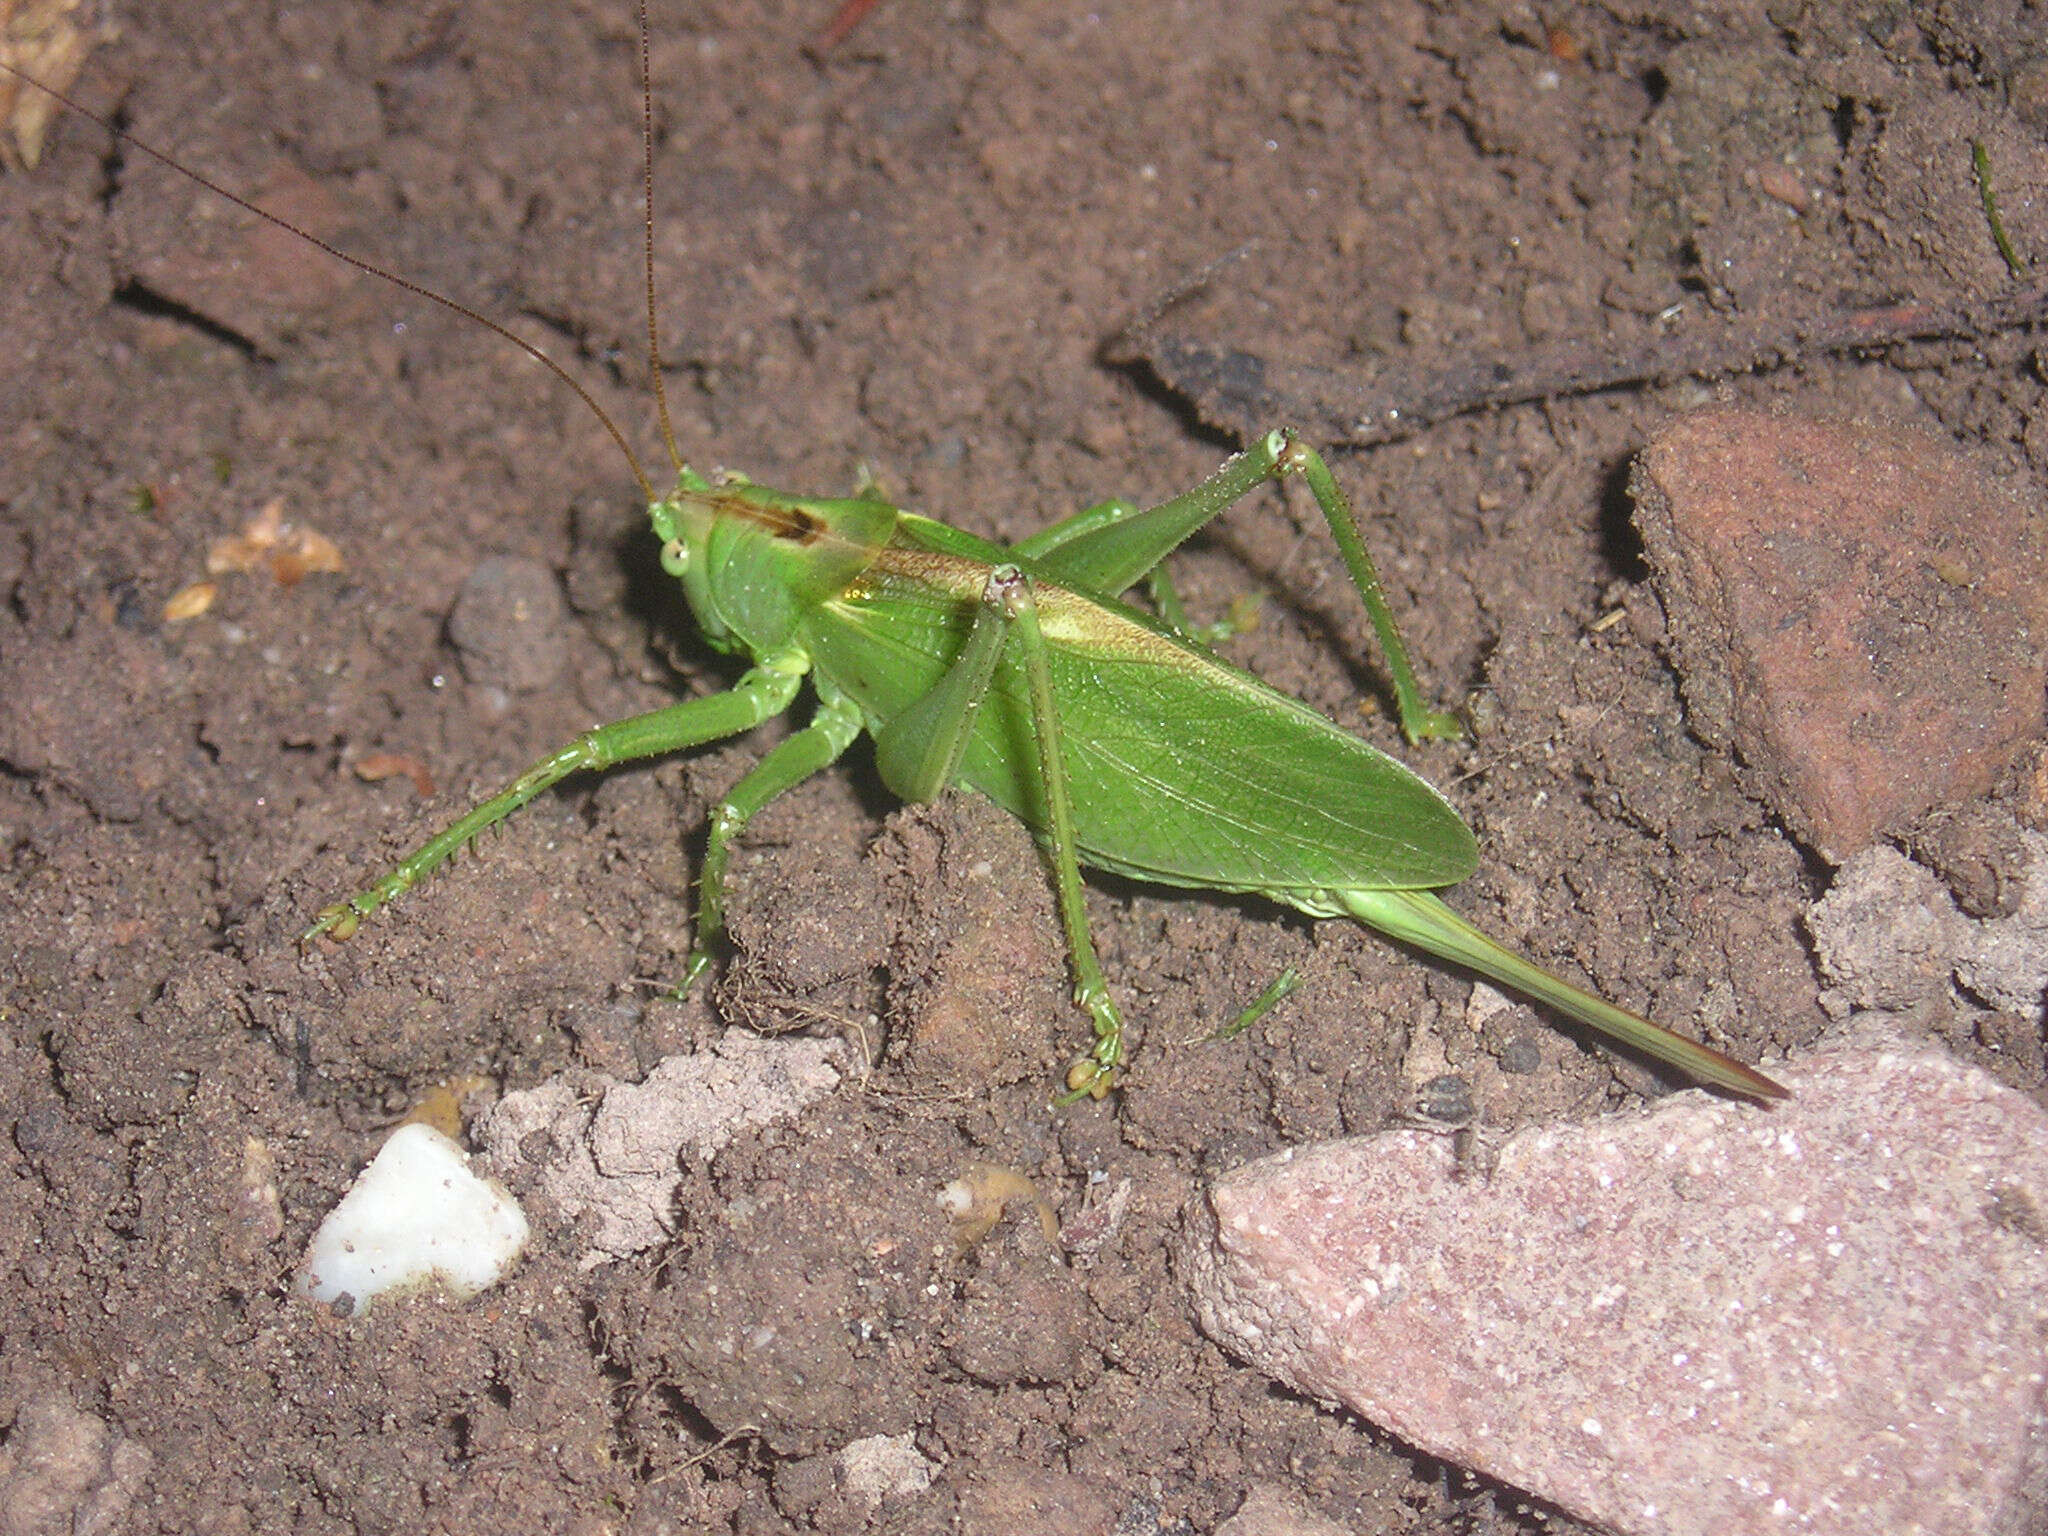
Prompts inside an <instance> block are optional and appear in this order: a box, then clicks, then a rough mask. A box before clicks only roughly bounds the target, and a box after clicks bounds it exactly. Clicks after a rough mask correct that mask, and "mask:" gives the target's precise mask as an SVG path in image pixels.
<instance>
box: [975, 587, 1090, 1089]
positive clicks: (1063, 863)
mask: <svg viewBox="0 0 2048 1536" xmlns="http://www.w3.org/2000/svg"><path fill="white" fill-rule="evenodd" d="M982 601H983V602H985V603H989V604H991V605H994V604H1000V605H1001V611H1002V612H1003V613H1004V614H1005V615H1006V616H1007V617H1008V618H1009V619H1010V620H1011V622H1013V623H1014V624H1015V626H1016V633H1017V646H1018V650H1019V652H1020V653H1021V654H1022V656H1023V660H1024V677H1025V682H1026V684H1027V688H1028V692H1029V693H1030V697H1031V734H1032V738H1033V741H1034V742H1035V744H1036V746H1037V748H1038V778H1039V785H1040V787H1041V788H1042V789H1043V790H1044V793H1045V819H1046V824H1045V826H1044V827H1043V828H1042V829H1041V830H1040V833H1039V842H1040V844H1041V846H1043V847H1044V848H1045V849H1046V850H1047V852H1048V853H1049V854H1050V855H1051V858H1052V873H1053V889H1054V892H1055V894H1056V895H1057V896H1058V898H1059V908H1060V923H1061V925H1062V926H1063V927H1065V929H1066V931H1067V952H1068V954H1069V955H1071V956H1072V958H1073V965H1074V1002H1075V1003H1076V1004H1077V1005H1078V1006H1079V1007H1081V1008H1084V1009H1086V1010H1087V1012H1088V1016H1089V1019H1090V1020H1091V1021H1092V1022H1093V1024H1094V1026H1095V1048H1094V1049H1093V1050H1092V1051H1090V1052H1089V1053H1088V1054H1087V1055H1086V1056H1083V1057H1082V1058H1081V1059H1080V1060H1079V1061H1076V1062H1075V1063H1074V1064H1073V1065H1072V1066H1071V1067H1069V1068H1068V1069H1067V1091H1066V1092H1065V1093H1064V1094H1062V1095H1061V1096H1060V1099H1059V1102H1060V1103H1062V1104H1071V1103H1072V1102H1073V1101H1074V1100H1076V1099H1078V1098H1083V1097H1089V1098H1097V1099H1099V1098H1102V1097H1103V1096H1104V1095H1106V1094H1107V1093H1108V1092H1109V1090H1110V1089H1111V1088H1112V1087H1114V1086H1115V1084H1116V1073H1117V1069H1118V1068H1119V1067H1121V1066H1122V1065H1123V1060H1124V1020H1123V1015H1122V1014H1121V1013H1119V1012H1118V1011H1117V1006H1116V1000H1115V999H1114V998H1112V997H1111V996H1110V995H1109V983H1108V981H1107V980H1105V979H1104V977H1103V974H1102V966H1101V963H1100V962H1099V961H1097V960H1096V958H1095V941H1094V940H1093V939H1092V938H1091V937H1090V936H1089V933H1088V906H1087V901H1086V898H1085V896H1084V894H1083V891H1082V887H1081V861H1080V856H1079V854H1078V852H1077V847H1078V844H1077V842H1076V840H1075V836H1074V802H1073V796H1072V795H1071V794H1070V793H1069V791H1068V788H1067V768H1066V759H1065V757H1064V756H1063V754H1062V751H1061V747H1060V716H1059V704H1058V701H1057V700H1055V699H1054V698H1053V693H1052V668H1051V666H1050V665H1048V664H1047V662H1046V652H1045V635H1044V633H1043V632H1042V631H1041V630H1040V628H1039V625H1038V603H1037V600H1036V599H1035V598H1034V597H1033V596H1032V592H1031V578H1030V577H1028V576H1026V575H1025V574H1024V573H1023V572H1022V571H1021V570H1019V569H1018V568H1017V567H1016V566H1014V565H999V566H997V567H996V568H995V569H994V570H993V571H991V572H989V578H988V591H987V592H986V594H984V596H983V599H982Z"/></svg>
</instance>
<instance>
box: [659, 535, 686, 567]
mask: <svg viewBox="0 0 2048 1536" xmlns="http://www.w3.org/2000/svg"><path fill="white" fill-rule="evenodd" d="M661 568H662V569H663V570H664V571H666V572H667V573H668V574H669V575H671V576H680V575H682V574H683V572H685V571H687V570H688V569H689V568H690V547H689V545H687V544H685V543H684V542H683V541H682V540H681V539H670V540H669V541H668V542H667V543H666V544H664V545H662V546H661Z"/></svg>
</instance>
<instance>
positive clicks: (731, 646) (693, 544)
mask: <svg viewBox="0 0 2048 1536" xmlns="http://www.w3.org/2000/svg"><path fill="white" fill-rule="evenodd" d="M647 511H648V517H649V520H650V521H651V522H652V523H653V525H654V536H655V537H656V538H658V539H660V540H661V568H662V569H663V570H664V571H666V572H668V574H669V575H671V576H673V577H675V578H676V579H677V580H679V581H681V582H682V584H683V593H684V595H685V597H687V598H688V599H689V603H690V610H691V612H692V613H693V614H694V615H695V616H696V619H697V623H698V625H699V626H700V627H701V628H702V629H703V631H704V635H705V638H707V639H708V640H710V641H711V643H712V644H713V645H716V646H718V647H720V648H721V649H725V650H739V651H746V652H748V653H749V654H751V655H756V656H759V655H762V654H765V653H766V652H768V651H772V650H778V649H780V648H782V647H783V646H786V645H788V644H789V643H790V642H791V640H792V638H793V636H794V634H795V631H796V629H797V626H798V625H799V624H800V623H801V622H802V621H803V619H804V618H805V617H806V616H807V615H808V614H809V613H811V612H812V611H813V610H814V609H816V608H817V607H818V606H819V605H820V604H822V603H826V602H830V601H831V600H832V599H834V598H836V597H838V596H839V595H840V594H841V593H843V592H844V591H845V590H846V588H847V587H848V585H850V584H851V583H852V582H853V581H854V580H855V579H856V578H857V577H858V576H859V575H860V574H861V573H862V572H863V571H865V570H866V569H867V568H868V566H869V565H870V564H872V563H873V561H874V559H875V556H876V555H877V554H878V553H879V552H880V551H881V549H882V547H883V546H884V545H886V544H887V543H888V542H889V537H890V535H891V533H893V532H894V530H895V527H896V519H897V516H898V513H897V511H896V509H895V508H894V507H892V506H889V505H888V504H886V503H884V502H879V501H863V500H859V499H857V498H844V499H834V498H830V497H818V496H791V495H788V494H786V493H784V492H781V491H771V490H769V489H768V488H767V487H766V486H760V485H755V484H754V483H752V482H751V481H749V480H747V479H745V478H743V477H741V476H739V475H723V476H721V477H719V478H718V479H717V480H715V481H712V480H706V479H705V478H704V477H703V476H701V475H699V474H697V473H695V472H694V471H692V470H689V469H685V470H683V471H682V472H681V474H680V475H679V476H678V477H677V480H676V488H675V489H674V490H673V491H671V492H670V493H669V494H668V495H666V496H664V497H661V498H660V499H658V500H656V501H654V502H653V503H651V504H650V505H649V506H648V509H647Z"/></svg>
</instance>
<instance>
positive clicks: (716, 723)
mask: <svg viewBox="0 0 2048 1536" xmlns="http://www.w3.org/2000/svg"><path fill="white" fill-rule="evenodd" d="M809 670H810V659H809V658H808V657H806V656H803V655H801V654H800V653H797V652H794V651H791V652H786V653H783V654H781V655H777V656H771V657H768V658H765V659H764V660H762V661H761V662H760V663H759V664H758V665H756V666H754V667H752V668H750V669H749V670H748V671H747V672H746V673H745V674H744V675H743V676H742V677H741V678H740V680H739V681H738V682H736V683H734V684H733V686H732V687H730V688H728V689H726V690H725V691H724V692H723V693H714V694H710V695H708V696H707V697H704V698H700V699H685V700H683V701H682V702H681V703H679V704H670V705H667V706H666V707H664V708H662V709H654V710H649V711H648V712H647V713H646V714H644V715H634V716H632V717H631V718H630V719H626V720H614V721H612V722H611V723H610V724H609V725H601V726H598V727H597V728H596V729H594V730H589V731H585V732H584V733H583V734H582V735H581V736H578V737H577V738H576V739H575V740H574V741H572V742H570V743H569V744H568V745H567V746H564V747H560V748H558V749H557V750H555V751H553V752H551V753H549V754H548V755H547V756H546V757H544V758H542V759H541V760H540V761H539V762H537V763H535V764H534V765H533V766H532V767H530V768H528V769H527V770H526V772H524V773H522V774H521V775H520V776H519V777H518V778H516V779H514V780H513V781H512V782H511V783H510V784H509V785H507V786H506V787H505V788H504V789H502V790H500V791H499V792H498V793H497V794H495V795H493V796H492V797H491V798H490V799H488V800H486V801H484V802H483V803H482V804H481V805H478V806H476V807H475V808H474V809H472V810H471V811H470V812H469V813H468V814H467V815H466V816H463V817H462V818H461V819H460V820H458V821H456V822H454V823H453V824H452V825H450V826H447V827H445V828H443V829H442V830H441V831H440V832H438V833H436V834H435V835H434V836H433V837H431V838H429V839H428V840H427V841H426V842H424V843H422V844H421V845H420V846H419V847H418V848H416V849H414V850H413V851H412V853H411V854H409V855H408V856H407V857H406V858H405V859H404V860H403V861H402V862H401V863H400V864H399V865H398V866H397V867H396V868H395V869H393V870H392V871H391V872H390V873H389V874H387V875H386V876H385V877H384V878H383V879H381V880H379V881H378V882H377V883H376V884H375V885H373V886H370V887H369V888H368V889H367V890H363V891H358V892H357V893H356V894H355V895H353V896H350V897H349V898H347V899H346V900H344V901H337V902H335V903H333V904H332V905H331V906H327V907H323V908H321V910H320V912H319V914H318V915H317V916H316V917H315V918H314V919H313V922H312V925H311V926H310V927H308V928H307V929H306V931H305V932H304V933H302V934H300V935H299V942H300V943H302V944H303V943H307V942H309V941H311V940H313V939H315V938H318V937H319V936H320V935H322V934H326V935H328V936H329V937H331V938H333V939H335V940H337V941H339V940H344V939H348V938H350V937H353V935H354V934H355V931H356V929H358V928H359V927H361V926H362V922H363V919H364V918H366V917H368V916H370V915H371V914H372V913H374V912H376V911H377V910H378V909H379V908H381V907H385V906H388V905H389V904H390V903H391V902H393V901H395V900H397V899H398V898H399V897H400V896H403V895H404V894H405V893H406V892H407V891H409V890H411V889H412V888H413V887H414V886H415V885H418V884H419V883H420V882H421V881H422V880H424V879H426V878H427V876H429V875H431V874H432V873H433V872H434V871H435V870H437V869H439V868H440V867H441V866H442V865H443V864H445V863H447V862H448V860H450V859H451V858H453V857H454V856H455V855H456V854H457V853H459V852H461V851H462V850H463V849H464V848H466V847H468V846H469V844H470V843H472V842H474V841H475V840H476V838H477V837H478V835H479V834H481V833H483V832H484V831H486V830H488V829H489V828H491V827H494V826H496V825H497V824H498V823H499V822H501V821H503V820H504V819H505V818H506V817H508V816H510V815H512V814H513V813H514V812H516V811H518V810H519V809H520V808H521V807H522V806H524V805H526V804H527V802H528V801H530V800H532V799H533V798H534V797H535V796H536V795H538V794H540V793H541V792H542V791H543V790H546V789H548V788H550V787H552V786H553V785H555V784H557V783H559V782H560V781H561V780H562V779H564V778H566V777H568V775H570V774H572V773H579V772H581V771H583V770H584V769H587V768H609V767H612V766H613V765H615V764H618V763H623V762H630V761H632V760H633V759H635V758H643V757H660V756H664V755H666V754H667V753H670V752H680V751H682V750H684V749H685V748H689V747H695V746H701V745H703V744H704V743H705V742H707V741H716V740H718V739H719V738H720V737H724V736H737V735H738V734H740V732H742V731H747V730H751V729H753V728H754V727H755V726H757V725H759V724H760V723H761V722H762V721H764V720H766V719H768V718H769V717H770V716H773V715H779V714H781V713H782V711H783V710H785V709H787V708H789V706H790V704H791V703H792V702H793V701H794V700H795V698H796V691H797V686H798V684H799V683H800V681H801V680H802V678H803V675H804V673H805V672H807V671H809Z"/></svg>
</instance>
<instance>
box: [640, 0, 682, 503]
mask: <svg viewBox="0 0 2048 1536" xmlns="http://www.w3.org/2000/svg"><path fill="white" fill-rule="evenodd" d="M640 212H641V215H642V223H643V226H644V229H643V234H642V239H641V242H640V248H641V251H642V253H643V254H644V255H645V257H646V267H647V273H646V275H647V374H648V377H649V378H651V379H653V380H654V414H655V415H656V416H657V417H658V418H660V421H661V443H662V446H663V447H664V448H666V449H668V461H669V463H670V464H672V465H674V466H675V469H676V472H677V473H678V474H680V473H682V468H683V455H682V452H681V450H679V449H678V448H677V447H676V429H675V426H674V425H673V423H671V422H670V420H669V415H668V388H667V386H666V385H664V384H663V383H662V382H661V327H660V323H659V322H658V321H657V320H656V319H655V316H654V64H653V61H652V60H651V59H649V57H648V48H647V0H640ZM643 483H644V482H643ZM647 499H648V500H649V501H652V500H653V499H654V497H653V495H652V494H651V493H650V494H649V496H648V498H647Z"/></svg>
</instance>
